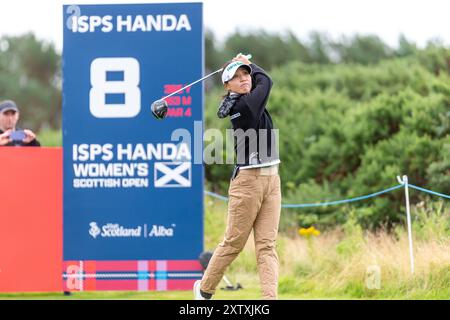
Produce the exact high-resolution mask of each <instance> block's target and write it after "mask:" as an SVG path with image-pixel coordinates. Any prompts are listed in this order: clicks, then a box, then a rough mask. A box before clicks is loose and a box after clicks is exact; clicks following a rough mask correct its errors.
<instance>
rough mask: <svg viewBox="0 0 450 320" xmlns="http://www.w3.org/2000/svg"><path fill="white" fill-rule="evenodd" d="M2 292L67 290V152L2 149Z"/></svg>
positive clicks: (29, 148) (0, 236)
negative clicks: (64, 226)
mask: <svg viewBox="0 0 450 320" xmlns="http://www.w3.org/2000/svg"><path fill="white" fill-rule="evenodd" d="M0 164H1V166H0V199H1V205H0V291H1V292H23V291H62V281H61V270H62V149H61V148H34V147H1V148H0Z"/></svg>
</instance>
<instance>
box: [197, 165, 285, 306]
mask: <svg viewBox="0 0 450 320" xmlns="http://www.w3.org/2000/svg"><path fill="white" fill-rule="evenodd" d="M228 194H229V203H228V221H227V229H226V231H225V236H224V239H223V241H222V242H221V243H220V244H219V245H218V246H217V248H216V249H215V250H214V254H213V256H212V258H211V260H210V262H209V264H208V267H207V269H206V271H205V274H204V275H203V279H202V282H201V287H200V288H201V290H202V291H203V292H206V293H210V294H214V293H215V290H216V287H217V285H218V284H219V282H220V280H221V279H222V277H223V275H224V272H225V269H226V268H227V267H228V266H229V265H230V263H231V262H232V261H233V260H234V259H235V258H236V257H237V255H238V254H239V253H240V252H241V251H242V249H243V248H244V246H245V244H246V242H247V240H248V237H249V235H250V232H251V231H252V229H253V233H254V240H255V249H256V259H257V265H258V272H259V278H260V283H261V290H262V295H263V298H264V299H277V297H278V268H279V263H278V255H277V252H276V250H275V243H276V238H277V234H278V224H279V221H280V211H281V189H280V176H279V175H278V165H276V166H271V167H266V168H255V169H244V170H242V169H241V170H240V171H239V174H238V176H237V177H236V178H235V179H234V180H232V181H231V182H230V188H229V191H228Z"/></svg>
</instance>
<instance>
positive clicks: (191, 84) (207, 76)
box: [161, 54, 252, 100]
mask: <svg viewBox="0 0 450 320" xmlns="http://www.w3.org/2000/svg"><path fill="white" fill-rule="evenodd" d="M245 57H246V58H247V59H251V58H252V55H251V54H248V55H246V56H245ZM222 70H223V68H220V69H219V70H216V71H214V72H213V73H210V74H208V75H206V76H204V77H203V78H201V79H198V80H197V81H194V82H192V83H189V84H188V85H186V86H184V87H183V88H181V89H178V90H177V91H175V92H172V93H171V94H169V95H167V96H165V97H164V98H161V100H165V99H167V98H169V97H171V96H173V95H175V94H177V93H178V92H181V91H183V90H184V89H187V88H189V87H190V86H193V85H194V84H196V83H199V82H201V81H203V80H205V79H208V78H209V77H211V76H213V75H215V74H216V73H219V72H222Z"/></svg>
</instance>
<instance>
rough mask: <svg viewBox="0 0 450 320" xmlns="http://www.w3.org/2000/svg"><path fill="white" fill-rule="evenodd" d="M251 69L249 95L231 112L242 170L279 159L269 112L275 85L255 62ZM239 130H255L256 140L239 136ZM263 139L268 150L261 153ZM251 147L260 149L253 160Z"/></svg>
mask: <svg viewBox="0 0 450 320" xmlns="http://www.w3.org/2000/svg"><path fill="white" fill-rule="evenodd" d="M250 67H251V68H252V75H251V76H252V90H251V91H250V92H249V93H248V94H245V95H242V96H240V97H239V98H238V99H237V100H236V102H235V104H234V106H233V107H232V108H231V110H230V119H231V123H232V125H233V130H235V131H234V149H235V153H236V161H237V166H238V167H241V168H242V167H245V166H249V165H254V164H261V163H268V162H271V161H274V160H278V159H279V155H278V149H277V146H276V139H275V134H274V132H273V131H272V129H273V123H272V118H271V117H270V114H269V111H267V109H266V104H267V100H268V99H269V94H270V90H271V88H272V84H273V82H272V80H271V79H270V77H269V76H268V75H267V73H266V72H265V71H264V70H263V69H262V68H260V67H258V66H257V65H256V64H254V63H252V64H251V65H250ZM237 129H242V130H243V131H244V132H245V131H246V130H248V129H254V130H255V132H256V141H255V139H254V138H255V135H253V136H250V138H249V137H246V136H245V134H239V132H240V131H236V130H237ZM260 129H266V131H265V133H264V130H263V131H259V130H260ZM260 140H261V142H262V143H261V146H263V147H265V148H267V149H266V150H260V147H261V146H260ZM250 144H253V146H257V152H258V154H257V155H255V154H253V155H252V157H250V156H251V154H250V151H253V150H254V148H253V150H250V148H249V145H250ZM243 159H245V162H244V161H242V160H243ZM255 161H256V162H257V163H255ZM243 162H244V163H243Z"/></svg>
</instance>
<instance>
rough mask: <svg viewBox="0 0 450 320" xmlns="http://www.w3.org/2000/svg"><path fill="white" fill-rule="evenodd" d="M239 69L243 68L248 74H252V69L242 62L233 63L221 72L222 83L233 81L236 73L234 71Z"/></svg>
mask: <svg viewBox="0 0 450 320" xmlns="http://www.w3.org/2000/svg"><path fill="white" fill-rule="evenodd" d="M240 67H244V68H246V69H247V71H248V73H249V74H251V73H252V68H251V67H250V66H249V65H248V64H245V63H243V62H242V61H234V62H232V63H230V64H229V65H227V66H226V67H225V69H224V70H223V72H222V83H225V82H228V81H230V80H231V79H233V77H234V74H235V73H236V70H237V69H239V68H240Z"/></svg>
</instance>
